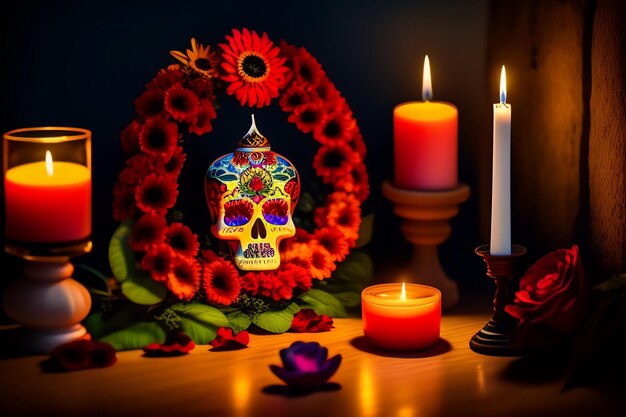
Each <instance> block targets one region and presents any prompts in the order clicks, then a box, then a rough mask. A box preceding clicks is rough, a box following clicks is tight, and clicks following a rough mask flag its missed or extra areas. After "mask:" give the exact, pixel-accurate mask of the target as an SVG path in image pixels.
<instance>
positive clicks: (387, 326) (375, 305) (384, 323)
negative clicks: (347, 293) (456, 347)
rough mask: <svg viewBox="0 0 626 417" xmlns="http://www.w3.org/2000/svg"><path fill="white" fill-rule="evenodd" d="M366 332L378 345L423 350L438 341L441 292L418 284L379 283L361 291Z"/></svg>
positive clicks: (392, 348)
mask: <svg viewBox="0 0 626 417" xmlns="http://www.w3.org/2000/svg"><path fill="white" fill-rule="evenodd" d="M361 306H362V313H363V333H364V334H365V337H366V338H367V340H368V341H369V342H370V343H371V344H372V345H374V346H375V347H378V348H381V349H386V350H398V351H400V350H405V351H407V350H420V349H426V348H429V347H431V346H432V345H434V344H435V343H437V341H438V340H439V330H440V326H441V293H440V292H439V290H438V289H436V288H433V287H428V286H426V285H419V284H405V283H402V284H399V283H394V284H380V285H373V286H371V287H367V288H366V289H364V290H363V292H362V293H361Z"/></svg>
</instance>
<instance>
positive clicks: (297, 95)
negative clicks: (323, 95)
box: [278, 84, 311, 112]
mask: <svg viewBox="0 0 626 417" xmlns="http://www.w3.org/2000/svg"><path fill="white" fill-rule="evenodd" d="M310 101H311V97H310V95H309V93H308V92H307V91H306V90H305V89H304V86H302V85H301V84H291V86H290V87H289V88H288V89H287V90H286V91H285V92H284V93H283V95H282V96H281V97H280V101H279V102H278V104H279V105H280V108H281V109H283V111H287V112H291V111H294V110H295V109H296V107H298V106H301V105H303V104H306V103H308V102H310Z"/></svg>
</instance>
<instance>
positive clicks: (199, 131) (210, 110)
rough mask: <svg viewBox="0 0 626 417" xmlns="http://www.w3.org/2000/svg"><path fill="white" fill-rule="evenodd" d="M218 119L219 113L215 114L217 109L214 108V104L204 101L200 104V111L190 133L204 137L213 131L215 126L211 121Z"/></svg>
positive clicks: (190, 128) (191, 125)
mask: <svg viewBox="0 0 626 417" xmlns="http://www.w3.org/2000/svg"><path fill="white" fill-rule="evenodd" d="M216 117H217V113H216V112H215V108H214V107H213V103H212V102H210V101H209V100H202V102H201V104H200V111H199V112H198V115H197V116H196V120H195V122H194V123H192V124H190V125H189V132H190V133H195V134H196V135H198V136H202V135H204V134H205V133H208V132H210V131H211V130H213V126H212V125H211V120H213V119H215V118H216Z"/></svg>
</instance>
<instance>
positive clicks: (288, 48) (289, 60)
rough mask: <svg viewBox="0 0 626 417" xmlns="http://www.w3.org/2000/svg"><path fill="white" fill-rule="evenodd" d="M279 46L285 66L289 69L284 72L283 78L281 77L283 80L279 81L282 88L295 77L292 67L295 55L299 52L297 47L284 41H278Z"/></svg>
mask: <svg viewBox="0 0 626 417" xmlns="http://www.w3.org/2000/svg"><path fill="white" fill-rule="evenodd" d="M279 48H280V54H281V55H282V56H283V57H284V58H285V66H286V67H287V68H288V69H289V71H288V72H287V73H286V74H285V78H284V79H283V82H282V83H281V86H280V88H283V87H285V86H287V85H289V83H290V82H291V81H292V80H293V78H294V77H295V73H294V67H295V65H296V63H295V57H296V56H297V55H298V54H299V53H300V52H299V51H298V47H296V46H294V45H290V44H288V43H287V42H285V41H280V45H279Z"/></svg>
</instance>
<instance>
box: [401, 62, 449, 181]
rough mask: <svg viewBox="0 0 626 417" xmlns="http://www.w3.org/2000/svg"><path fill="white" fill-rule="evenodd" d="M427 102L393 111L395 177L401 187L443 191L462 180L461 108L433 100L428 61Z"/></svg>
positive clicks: (405, 105)
mask: <svg viewBox="0 0 626 417" xmlns="http://www.w3.org/2000/svg"><path fill="white" fill-rule="evenodd" d="M422 98H423V100H424V101H421V102H420V101H414V102H408V103H402V104H399V105H397V106H396V107H395V108H394V110H393V130H394V135H393V136H394V155H395V157H394V171H395V173H394V174H395V175H394V180H395V185H396V186H397V187H399V188H405V189H409V190H443V189H451V188H455V187H456V186H457V183H458V111H457V108H456V107H455V106H454V105H453V104H450V103H445V102H436V101H430V100H431V98H432V83H431V77H430V64H429V61H428V56H426V58H425V60H424V78H423V84H422Z"/></svg>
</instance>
